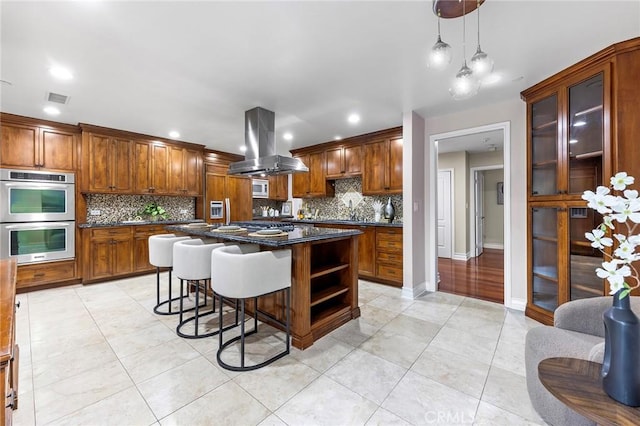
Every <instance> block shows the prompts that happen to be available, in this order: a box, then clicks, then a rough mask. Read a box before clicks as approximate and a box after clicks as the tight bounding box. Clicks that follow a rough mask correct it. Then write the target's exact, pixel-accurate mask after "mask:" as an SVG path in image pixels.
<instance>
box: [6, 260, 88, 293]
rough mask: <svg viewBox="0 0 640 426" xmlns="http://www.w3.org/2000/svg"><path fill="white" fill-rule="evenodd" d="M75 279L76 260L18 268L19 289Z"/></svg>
mask: <svg viewBox="0 0 640 426" xmlns="http://www.w3.org/2000/svg"><path fill="white" fill-rule="evenodd" d="M75 277H76V263H75V261H74V260H70V261H64V262H51V263H42V264H39V265H23V266H18V275H17V284H18V287H25V286H29V285H39V284H49V283H54V282H58V281H65V280H71V279H74V278H75Z"/></svg>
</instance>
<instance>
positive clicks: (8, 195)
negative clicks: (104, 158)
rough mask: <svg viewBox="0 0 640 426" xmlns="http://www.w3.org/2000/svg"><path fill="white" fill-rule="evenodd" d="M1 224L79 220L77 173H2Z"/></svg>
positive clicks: (2, 170) (11, 171) (17, 171)
mask: <svg viewBox="0 0 640 426" xmlns="http://www.w3.org/2000/svg"><path fill="white" fill-rule="evenodd" d="M0 197H1V198H0V199H2V204H1V205H0V206H1V207H0V222H2V223H6V222H44V221H54V220H55V221H63V220H65V221H68V220H75V209H76V202H75V200H76V198H75V197H76V194H75V176H74V174H73V173H52V172H40V171H38V172H36V171H26V170H9V169H0Z"/></svg>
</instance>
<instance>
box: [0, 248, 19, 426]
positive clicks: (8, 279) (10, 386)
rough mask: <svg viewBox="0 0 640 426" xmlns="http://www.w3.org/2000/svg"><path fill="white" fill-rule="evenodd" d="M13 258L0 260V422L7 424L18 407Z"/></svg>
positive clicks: (14, 270)
mask: <svg viewBox="0 0 640 426" xmlns="http://www.w3.org/2000/svg"><path fill="white" fill-rule="evenodd" d="M17 308H18V306H17V305H16V261H15V259H2V260H0V312H2V316H1V317H0V392H2V398H3V407H2V409H1V410H0V425H11V424H12V417H13V410H17V409H18V395H19V393H18V370H19V369H18V363H19V360H20V351H19V348H18V345H17V344H16V342H15V340H16V309H17Z"/></svg>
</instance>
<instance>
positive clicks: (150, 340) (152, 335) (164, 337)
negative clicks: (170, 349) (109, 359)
mask: <svg viewBox="0 0 640 426" xmlns="http://www.w3.org/2000/svg"><path fill="white" fill-rule="evenodd" d="M175 337H176V334H175V331H173V330H170V329H169V328H167V327H166V326H165V325H164V324H162V323H160V322H157V323H155V324H154V323H152V325H150V326H149V327H146V328H143V329H139V330H136V331H133V332H131V333H127V334H121V335H118V336H116V337H112V338H110V339H108V342H109V344H110V345H111V347H112V348H113V351H114V352H115V353H116V355H118V357H119V358H122V357H125V356H128V355H133V354H135V353H138V352H141V351H144V350H146V349H149V348H152V347H155V346H158V345H160V344H162V343H166V342H168V341H170V340H173V339H174V338H175Z"/></svg>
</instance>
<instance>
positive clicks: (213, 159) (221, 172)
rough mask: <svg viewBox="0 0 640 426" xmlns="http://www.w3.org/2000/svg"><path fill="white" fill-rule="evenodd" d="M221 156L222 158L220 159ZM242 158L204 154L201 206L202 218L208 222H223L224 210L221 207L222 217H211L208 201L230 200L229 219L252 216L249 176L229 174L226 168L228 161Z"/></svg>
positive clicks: (239, 219)
mask: <svg viewBox="0 0 640 426" xmlns="http://www.w3.org/2000/svg"><path fill="white" fill-rule="evenodd" d="M221 158H222V159H221ZM236 158H240V159H242V157H240V156H231V155H226V154H225V155H222V154H219V153H216V154H215V155H214V154H213V152H211V153H206V154H205V169H206V174H205V197H204V199H205V203H204V206H203V210H204V218H205V220H206V221H207V222H209V223H224V222H225V220H226V217H225V216H226V212H225V209H224V208H223V217H222V218H216V219H212V218H211V217H210V202H211V201H225V199H226V198H229V202H230V213H231V217H230V218H229V220H230V221H244V220H251V219H252V218H253V202H252V190H251V178H250V177H245V176H229V175H227V169H228V166H229V163H230V162H233V161H238V160H237V159H236Z"/></svg>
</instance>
